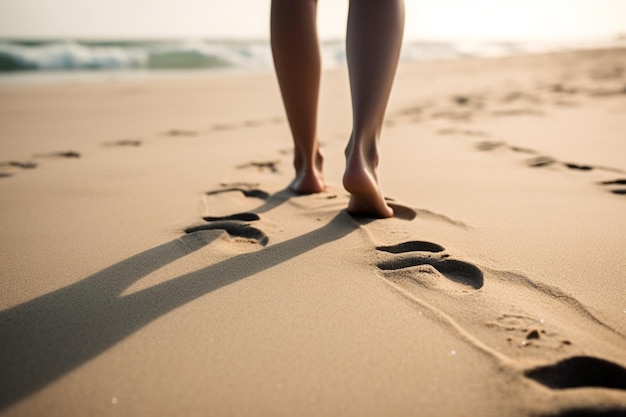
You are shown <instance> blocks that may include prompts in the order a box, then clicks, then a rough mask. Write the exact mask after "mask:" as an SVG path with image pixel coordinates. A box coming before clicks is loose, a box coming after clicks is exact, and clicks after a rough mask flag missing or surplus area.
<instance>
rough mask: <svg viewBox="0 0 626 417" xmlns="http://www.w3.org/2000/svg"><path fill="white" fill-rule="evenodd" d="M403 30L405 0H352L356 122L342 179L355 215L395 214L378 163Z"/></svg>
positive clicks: (352, 79) (349, 38) (350, 60)
mask: <svg viewBox="0 0 626 417" xmlns="http://www.w3.org/2000/svg"><path fill="white" fill-rule="evenodd" d="M403 30H404V2H403V0H384V1H383V0H351V1H350V12H349V15H348V36H347V42H346V44H347V45H346V47H347V58H348V72H349V74H350V90H351V94H352V114H353V126H352V136H351V137H350V142H349V143H348V146H347V148H346V171H345V173H344V176H343V184H344V187H345V188H346V190H347V191H348V192H350V194H351V197H350V203H349V205H348V212H350V213H352V214H355V215H362V216H368V217H376V218H385V217H391V216H393V210H392V209H391V207H389V205H387V203H386V202H385V199H384V196H383V194H382V191H381V189H380V186H379V185H378V177H377V176H376V168H377V166H378V142H379V138H380V131H381V128H382V125H383V117H384V115H385V109H386V107H387V101H388V99H389V94H390V93H391V86H392V84H393V79H394V76H395V72H396V67H397V65H398V58H399V55H400V47H401V44H402V34H403Z"/></svg>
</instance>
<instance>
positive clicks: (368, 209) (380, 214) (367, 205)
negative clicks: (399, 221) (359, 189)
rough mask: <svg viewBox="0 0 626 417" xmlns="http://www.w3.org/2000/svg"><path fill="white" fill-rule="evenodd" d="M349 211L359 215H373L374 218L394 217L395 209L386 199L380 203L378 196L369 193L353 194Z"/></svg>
mask: <svg viewBox="0 0 626 417" xmlns="http://www.w3.org/2000/svg"><path fill="white" fill-rule="evenodd" d="M347 211H348V213H350V214H351V215H353V216H357V217H371V218H374V219H387V218H389V217H393V209H392V208H391V207H389V206H388V205H387V204H386V203H385V202H384V200H383V202H382V204H380V201H379V199H378V196H372V195H368V194H352V195H351V197H350V202H349V203H348V209H347Z"/></svg>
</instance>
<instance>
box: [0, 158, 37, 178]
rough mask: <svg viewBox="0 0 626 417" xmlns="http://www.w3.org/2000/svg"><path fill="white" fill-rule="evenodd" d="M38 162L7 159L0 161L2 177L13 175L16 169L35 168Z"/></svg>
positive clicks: (0, 174)
mask: <svg viewBox="0 0 626 417" xmlns="http://www.w3.org/2000/svg"><path fill="white" fill-rule="evenodd" d="M35 168H37V164H36V163H34V162H20V161H6V162H0V178H6V177H10V176H12V175H13V173H14V172H15V171H16V170H23V169H35Z"/></svg>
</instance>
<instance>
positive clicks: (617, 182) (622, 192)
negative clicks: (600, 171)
mask: <svg viewBox="0 0 626 417" xmlns="http://www.w3.org/2000/svg"><path fill="white" fill-rule="evenodd" d="M600 185H604V186H608V187H610V191H611V192H612V193H613V194H617V195H626V188H613V187H612V186H614V185H626V178H620V179H617V180H610V181H602V182H601V183H600Z"/></svg>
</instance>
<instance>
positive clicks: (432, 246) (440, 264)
mask: <svg viewBox="0 0 626 417" xmlns="http://www.w3.org/2000/svg"><path fill="white" fill-rule="evenodd" d="M376 250H377V251H379V252H386V253H391V254H394V255H399V256H394V257H393V258H392V259H389V260H386V261H382V262H379V263H378V264H377V266H378V269H380V270H381V271H383V275H384V276H385V278H387V279H388V280H390V281H392V282H394V283H395V284H397V285H400V286H402V287H404V286H406V285H407V284H408V285H418V286H420V287H424V288H430V289H432V288H442V289H445V290H448V291H458V292H464V293H467V292H470V291H472V290H478V289H480V288H482V286H483V273H482V272H481V270H480V269H478V268H477V267H476V266H474V265H472V264H470V263H467V262H463V261H459V260H456V259H450V257H449V255H448V254H446V253H443V252H444V251H445V249H444V248H443V247H442V246H440V245H438V244H436V243H431V242H423V241H409V242H403V243H400V244H397V245H392V246H379V247H377V248H376Z"/></svg>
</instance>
